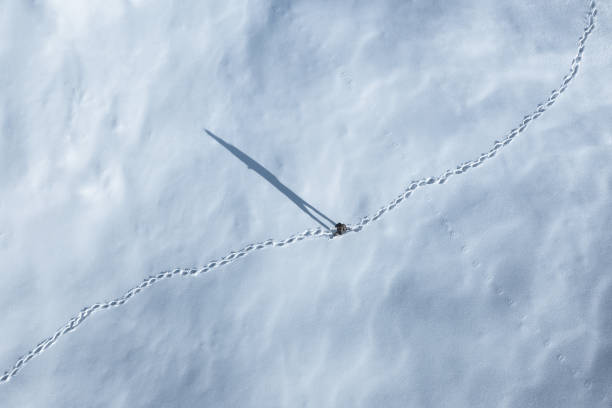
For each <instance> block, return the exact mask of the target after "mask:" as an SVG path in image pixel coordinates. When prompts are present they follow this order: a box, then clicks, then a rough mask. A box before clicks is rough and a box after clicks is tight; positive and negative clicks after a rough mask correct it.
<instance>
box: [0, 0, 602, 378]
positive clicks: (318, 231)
mask: <svg viewBox="0 0 612 408" xmlns="http://www.w3.org/2000/svg"><path fill="white" fill-rule="evenodd" d="M596 15H597V8H596V5H595V1H594V0H593V1H591V2H590V3H589V10H588V14H587V23H586V25H585V27H584V30H583V32H582V35H581V36H580V38H579V40H578V51H577V54H576V56H575V57H574V59H573V60H572V63H571V65H570V70H569V73H568V74H567V75H565V77H564V78H563V81H562V82H561V85H560V86H559V87H558V88H557V89H555V90H554V91H552V93H551V94H550V96H549V97H548V99H547V100H546V101H545V102H543V103H540V104H539V105H538V106H537V107H536V109H535V110H534V111H533V112H531V113H530V114H528V115H526V116H525V117H524V118H523V120H522V121H521V122H520V123H519V125H518V126H517V127H516V128H514V129H512V130H511V131H510V132H508V133H507V134H506V136H505V137H504V138H503V139H502V140H501V141H495V143H494V144H493V147H492V148H491V149H490V150H489V151H488V152H486V153H482V154H481V155H480V156H479V157H478V158H477V159H475V160H470V161H467V162H465V163H462V164H460V165H458V166H457V167H456V168H455V169H454V170H447V171H445V172H444V173H442V174H441V175H439V176H434V177H426V178H422V179H420V180H416V181H413V182H411V183H410V184H409V185H408V187H407V188H406V189H405V190H404V191H403V192H402V193H401V194H400V195H399V196H397V198H395V199H393V200H392V201H391V202H389V203H388V204H387V205H385V206H383V207H381V208H380V209H379V210H378V211H377V212H376V213H375V214H374V215H371V216H366V217H363V218H362V219H361V220H360V221H359V222H358V223H356V224H349V225H348V227H349V231H348V233H356V232H360V231H363V229H364V228H365V227H366V226H367V225H368V224H370V223H372V222H374V221H377V220H378V219H380V217H382V216H383V215H384V214H385V213H387V212H389V211H391V210H393V209H394V208H396V207H397V206H398V205H399V204H400V203H401V202H402V201H404V200H405V199H406V198H408V197H409V196H410V195H411V194H412V193H413V192H414V191H416V190H418V189H419V188H422V187H425V186H427V185H430V184H443V183H445V182H446V181H447V180H448V179H449V178H450V177H453V176H456V175H459V174H463V173H465V172H467V171H468V170H470V169H471V168H475V167H478V166H480V165H481V164H482V163H484V162H485V161H487V160H489V159H491V158H493V157H494V156H495V155H496V154H497V152H499V151H500V150H501V149H502V148H503V147H504V146H507V145H508V144H509V143H510V142H512V140H514V138H515V137H516V136H518V135H519V134H520V133H521V132H523V131H524V130H525V129H526V128H527V126H528V125H529V123H531V122H533V121H534V120H536V119H537V118H539V117H540V116H541V115H542V114H543V113H544V112H546V111H547V110H548V108H550V107H551V106H552V105H553V104H554V103H555V102H556V101H557V99H558V98H559V96H560V95H561V94H562V93H563V92H564V91H565V90H566V89H567V87H568V85H569V84H570V82H571V81H572V80H573V79H574V78H575V77H576V75H577V73H578V69H579V68H580V63H581V61H582V55H583V53H584V49H585V44H586V41H587V39H588V38H589V35H590V34H591V33H592V32H593V30H594V29H595V16H596ZM332 237H333V233H332V232H331V231H329V230H326V229H324V228H320V227H319V228H313V229H308V230H306V231H303V232H300V233H298V234H294V235H291V236H290V237H288V238H285V239H283V240H274V239H268V240H266V241H263V242H258V243H253V244H249V245H247V246H245V247H244V248H242V249H241V250H239V251H235V252H230V253H229V254H228V255H226V256H225V257H223V258H221V259H218V260H214V261H211V262H209V263H208V264H207V265H205V266H203V267H200V268H177V269H173V270H170V271H166V272H161V273H159V274H157V275H155V276H150V277H148V278H146V279H145V280H143V281H142V283H140V284H139V285H138V286H135V287H133V288H132V289H130V290H128V291H127V292H126V293H125V294H124V295H122V296H120V297H118V298H116V299H113V300H110V301H107V302H103V303H95V304H93V305H91V306H87V307H85V308H83V309H82V310H81V311H80V312H79V314H77V315H76V316H74V317H73V318H71V319H70V320H69V321H68V322H67V323H66V324H65V325H64V326H62V327H61V328H59V329H58V330H57V331H56V332H55V333H54V334H53V335H52V336H51V337H48V338H46V339H45V340H43V341H41V342H40V343H38V345H37V346H36V347H34V348H33V349H32V350H30V351H29V352H27V353H26V354H25V355H24V356H22V357H20V358H19V359H18V360H17V362H15V364H14V365H13V367H11V368H10V369H9V370H7V371H5V373H4V374H3V375H2V377H0V384H2V383H7V382H8V381H10V380H11V378H13V377H14V376H15V375H16V374H17V373H18V372H19V371H20V370H21V369H22V368H23V367H24V366H25V365H26V364H27V363H29V362H30V360H32V359H33V358H34V357H36V356H39V355H40V354H42V353H43V352H44V351H46V350H48V349H49V347H51V346H52V345H53V344H55V342H57V340H58V339H59V338H60V337H62V336H64V335H66V334H68V333H70V332H72V331H74V330H75V329H76V328H77V327H79V326H80V325H81V323H83V321H85V319H87V318H88V317H90V316H91V315H92V314H94V313H96V312H99V311H102V310H106V309H109V308H111V307H118V306H121V305H123V304H125V303H126V302H127V301H128V300H130V299H131V298H133V297H134V296H135V295H137V294H138V293H140V292H142V291H143V290H144V289H146V288H148V287H150V286H152V285H153V284H154V283H156V282H158V281H161V280H163V279H168V278H172V277H174V276H198V275H200V274H203V273H206V272H209V271H211V270H213V269H215V268H219V267H221V266H223V265H227V264H230V263H232V262H234V261H236V260H237V259H240V258H243V257H245V256H247V255H249V254H250V253H252V252H254V251H257V250H259V249H264V248H269V247H283V246H286V245H291V244H293V243H295V242H299V241H303V240H306V239H314V238H332Z"/></svg>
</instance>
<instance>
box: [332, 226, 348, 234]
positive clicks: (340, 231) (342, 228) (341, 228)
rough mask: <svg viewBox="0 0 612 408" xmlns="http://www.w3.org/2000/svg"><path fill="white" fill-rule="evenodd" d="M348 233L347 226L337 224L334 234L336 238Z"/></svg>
mask: <svg viewBox="0 0 612 408" xmlns="http://www.w3.org/2000/svg"><path fill="white" fill-rule="evenodd" d="M346 231H347V228H346V225H345V224H341V223H337V224H336V232H334V236H336V235H342V234H344V233H345V232H346Z"/></svg>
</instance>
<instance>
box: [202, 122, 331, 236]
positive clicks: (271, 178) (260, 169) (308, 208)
mask: <svg viewBox="0 0 612 408" xmlns="http://www.w3.org/2000/svg"><path fill="white" fill-rule="evenodd" d="M204 130H206V133H208V136H210V137H212V138H213V139H215V140H216V141H217V143H219V144H220V145H221V146H223V147H225V148H226V149H227V150H229V152H230V153H231V154H233V155H234V156H236V157H237V158H238V159H240V160H241V161H242V162H243V163H244V164H246V165H247V167H248V168H249V169H251V170H253V171H255V172H256V173H257V174H259V175H260V176H261V177H263V178H265V179H266V180H267V181H268V183H270V184H272V185H273V186H274V187H276V189H277V190H278V191H280V192H281V193H283V194H284V195H285V196H286V197H287V198H288V199H290V200H291V201H293V202H294V203H295V205H297V206H298V207H299V208H300V210H302V211H304V212H305V213H306V214H308V216H310V218H312V219H313V220H315V221H316V222H318V223H319V224H321V225H322V226H323V227H324V228H326V229H330V227H331V226H333V225H335V224H336V223H335V222H334V221H332V220H331V219H329V218H328V217H327V216H325V214H323V213H322V212H321V211H319V210H317V209H316V208H314V207H313V206H312V205H310V204H309V203H307V202H306V201H304V200H303V199H302V198H301V197H300V196H298V195H297V194H295V193H294V192H293V191H292V190H291V189H290V188H289V187H287V186H286V185H284V184H283V183H281V182H280V180H279V179H277V178H276V176H275V175H274V174H272V173H270V172H269V171H268V169H266V168H265V167H264V166H262V165H261V164H259V163H258V162H256V161H255V160H254V159H253V158H251V157H250V156H249V155H248V154H246V153H244V152H243V151H242V150H240V149H238V148H237V147H236V146H234V145H232V144H229V143H227V142H226V141H225V140H223V139H221V138H220V137H219V136H217V135H215V134H214V133H213V132H211V131H210V130H208V129H204ZM315 214H316V215H315ZM317 215H318V217H317ZM322 219H324V220H326V221H328V222H329V223H330V224H331V226H330V225H325V223H324V222H323V220H322Z"/></svg>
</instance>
